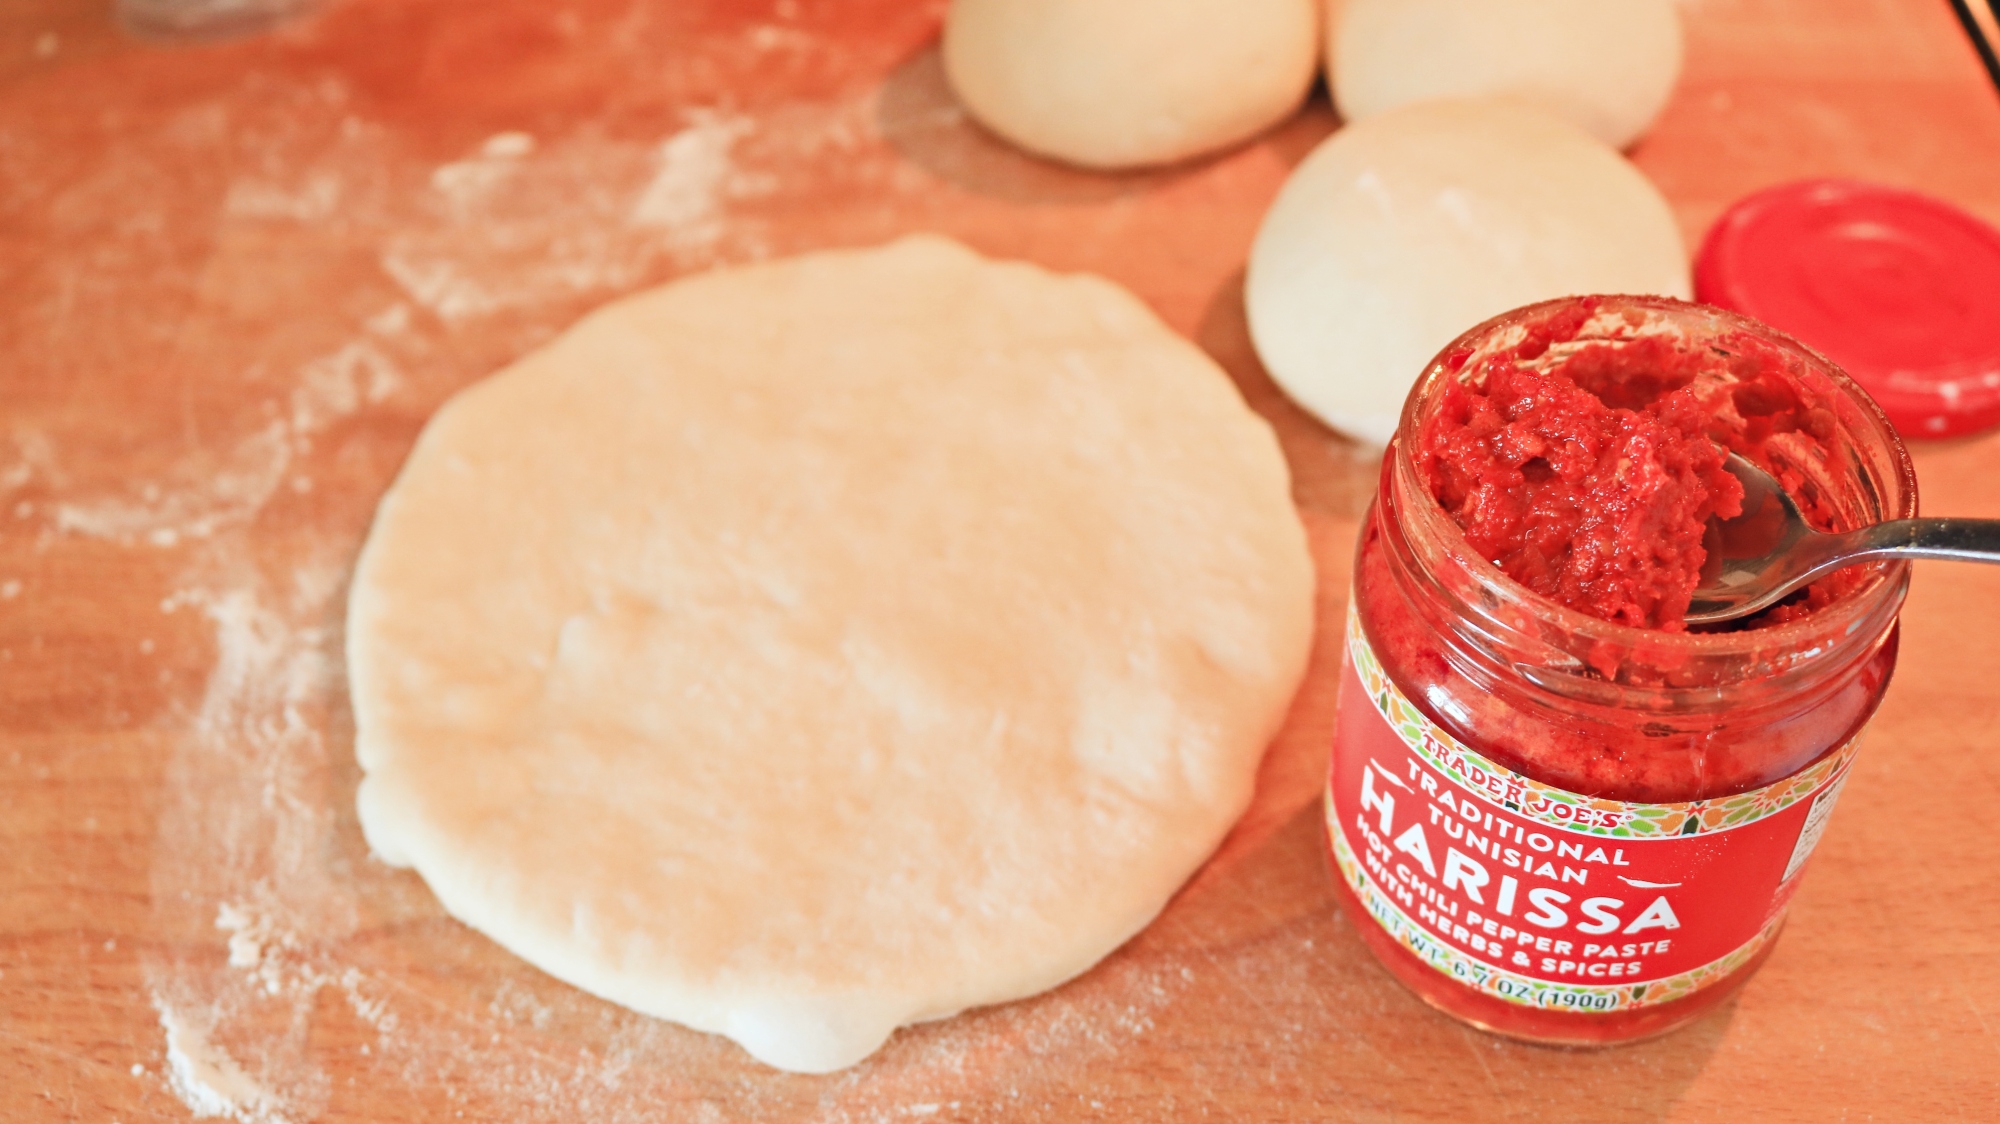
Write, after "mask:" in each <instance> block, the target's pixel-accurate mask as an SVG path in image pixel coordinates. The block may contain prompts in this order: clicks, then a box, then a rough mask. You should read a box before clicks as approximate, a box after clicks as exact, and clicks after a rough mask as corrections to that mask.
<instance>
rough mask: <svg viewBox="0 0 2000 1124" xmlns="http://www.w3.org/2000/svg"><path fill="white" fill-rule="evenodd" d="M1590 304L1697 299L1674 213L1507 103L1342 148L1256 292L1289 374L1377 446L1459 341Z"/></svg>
mask: <svg viewBox="0 0 2000 1124" xmlns="http://www.w3.org/2000/svg"><path fill="white" fill-rule="evenodd" d="M1579 293H1657V294H1660V295H1664V296H1671V297H1681V298H1683V299H1685V298H1686V297H1687V295H1688V269H1687V256H1686V251H1685V250H1684V249H1683V248H1682V245H1681V238H1680V230H1679V228H1678V227H1677V226H1676V225H1675V224H1674V216H1673V213H1672V212H1671V211H1670V210H1669V209H1668V207H1667V202H1666V200H1665V199H1664V198H1662V197H1661V196H1660V193H1659V191H1658V189H1656V188H1654V187H1653V185H1652V183H1651V182H1650V181H1648V180H1647V179H1646V177H1645V176H1643V175H1641V174H1640V172H1639V170H1638V169H1637V168H1634V167H1633V166H1632V165H1631V164H1630V163H1628V162H1627V161H1626V160H1625V159H1624V158H1623V157H1621V156H1619V155H1618V154H1617V153H1616V152H1613V151H1612V150H1611V149H1609V148H1607V147H1605V146H1604V145H1603V144H1600V143H1599V142H1597V141H1596V140H1594V139H1593V138H1592V137H1591V136H1590V135H1589V134H1587V133H1585V132H1583V131H1582V130H1581V129H1578V128H1577V127H1575V126H1574V125H1570V124H1568V123H1566V122H1563V121H1560V120H1557V119H1556V118H1554V117H1552V116H1549V115H1548V114H1546V113H1542V112H1540V111H1538V110H1533V109H1529V108H1526V107H1523V106H1517V105H1512V104H1507V103H1502V102H1490V101H1488V102H1481V101H1440V102H1428V103H1423V104H1419V105H1413V106H1406V107H1404V108H1402V109H1397V110H1392V111H1390V112H1388V113H1385V114H1383V115H1381V116H1379V117H1372V118H1370V119H1368V120H1366V121H1363V122H1361V123H1359V124H1356V125H1350V126H1348V127H1346V128H1344V129H1342V130H1341V131H1339V132H1337V133H1335V134H1334V135H1333V136H1331V137H1329V138H1328V139H1327V140H1326V141H1325V142H1323V143H1322V144H1321V145H1320V146H1319V147H1318V148H1317V149H1314V150H1313V152H1312V153H1311V154H1310V155H1309V156H1307V157H1306V159H1305V160H1304V161H1303V162H1302V163H1300V165H1299V166H1298V167H1297V168H1296V169H1294V170H1293V172H1292V175H1291V178H1290V179H1288V180H1286V181H1285V186H1284V188H1283V189H1282V190H1280V191H1279V193H1278V197H1277V199H1276V200H1275V201H1274V202H1273V203H1272V204H1271V209H1270V211H1269V212H1268V213H1266V214H1265V216H1264V222H1263V225H1262V226H1261V227H1259V229H1258V231H1257V240H1256V242H1255V244H1254V245H1253V246H1252V247H1251V250H1250V267H1249V271H1248V276H1247V278H1246V280H1245V301H1246V303H1247V305H1248V310H1249V316H1250V334H1251V337H1252V339H1253V340H1254V341H1255V342H1256V345H1257V354H1258V356H1259V357H1260V358H1261V359H1263V361H1264V365H1265V367H1267V368H1269V370H1270V372H1271V375H1272V377H1273V378H1275V379H1276V380H1277V381H1278V383H1279V385H1281V386H1283V387H1284V388H1285V391H1286V393H1288V394H1290V395H1291V396H1292V397H1293V398H1295V399H1297V400H1298V402H1299V403H1300V404H1302V405H1303V406H1305V407H1306V408H1307V409H1308V410H1311V411H1312V412H1313V413H1314V414H1317V415H1318V416H1319V417H1320V419H1321V420H1323V421H1325V422H1326V423H1327V424H1328V425H1331V426H1333V427H1334V428H1335V429H1338V430H1340V431H1342V432H1343V433H1347V434H1350V435H1352V436H1355V437H1359V438H1361V439H1363V440H1365V441H1370V442H1373V443H1375V444H1386V443H1387V442H1388V440H1389V438H1390V437H1392V436H1393V435H1394V434H1395V431H1396V421H1397V418H1398V416H1399V415H1400V414H1401V413H1402V409H1403V399H1404V398H1405V397H1407V396H1408V394H1409V391H1410V384H1411V383H1413V382H1415V381H1416V378H1417V376H1418V374H1420V373H1421V372H1422V371H1423V368H1424V367H1425V365H1426V364H1428V363H1429V362H1430V360H1431V358H1432V356H1434V355H1436V354H1437V352H1438V350H1439V349H1440V348H1442V347H1444V345H1445V344H1448V343H1450V342H1451V341H1452V340H1453V339H1456V338H1457V337H1458V335H1459V333H1461V332H1463V331H1465V330H1466V329H1467V328H1470V327H1472V326H1473V325H1475V324H1478V323H1479V322H1480V321H1482V320H1485V319H1487V318H1488V317H1491V316H1495V315H1498V314H1499V313H1502V312H1505V311H1507V310H1508V309H1511V308H1518V307H1520V306H1521V305H1524V304H1531V303H1533V302H1535V301H1539V300H1546V299H1549V298H1551V297H1560V296H1566V295H1571V294H1579Z"/></svg>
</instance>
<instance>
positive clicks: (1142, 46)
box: [944, 0, 1320, 168]
mask: <svg viewBox="0 0 2000 1124" xmlns="http://www.w3.org/2000/svg"><path fill="white" fill-rule="evenodd" d="M1319 39H1320V35H1319V8H1318V3H1317V0H952V5H951V9H950V11H949V12H948V13H947V14H946V16H945V25H944V66H945V74H946V75H947V77H949V79H950V81H951V85H952V88H953V89H954V90H956V91H957V93H958V96H959V98H960V100H962V101H963V102H964V103H965V106H966V108H967V109H969V110H971V111H972V115H973V116H974V117H976V118H978V119H979V120H980V122H981V123H983V124H985V125H986V126H987V127H988V128H990V129H992V130H993V131H994V132H996V133H999V134H1000V135H1001V136H1003V137H1006V138H1007V139H1008V140H1010V141H1012V142H1014V143H1015V144H1017V145H1020V146H1021V147H1022V148H1025V149H1027V150H1029V151H1030V152H1038V153H1040V154H1042V155H1044V156H1053V157H1055V158H1056V159H1058V160H1067V161H1069V162H1070V163H1072V164H1081V165H1084V166H1085V167H1090V168H1130V167H1138V166H1142V165H1147V164H1168V163H1172V162H1173V161H1176V160H1184V159H1187V158H1188V157H1191V156H1198V155H1200V154H1202V153H1204V152H1212V151H1215V150H1216V149H1220V148H1226V147H1228V146H1229V145H1232V144H1235V143H1236V142H1237V141H1240V140H1244V139H1246V138H1248V137H1250V136H1253V135H1255V134H1256V133H1258V132H1260V131H1262V130H1263V129H1265V128H1266V127H1268V126H1270V125H1273V124H1275V123H1277V122H1278V121H1281V120H1283V119H1284V118H1286V117H1288V116H1290V115H1291V113H1292V112H1293V111H1294V110H1296V109H1297V108H1298V107H1299V103H1300V102H1301V101H1303V100H1304V99H1305V96H1306V90H1307V89H1308V88H1309V87H1311V85H1312V80H1313V75H1314V73H1315V72H1316V71H1317V69H1318V63H1319V58H1318V56H1319Z"/></svg>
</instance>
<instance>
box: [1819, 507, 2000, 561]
mask: <svg viewBox="0 0 2000 1124" xmlns="http://www.w3.org/2000/svg"><path fill="white" fill-rule="evenodd" d="M1831 537H1832V538H1836V539H1839V540H1840V543H1839V545H1838V546H1837V547H1836V548H1835V549H1833V550H1830V551H1828V552H1827V553H1828V556H1829V557H1828V562H1830V563H1836V564H1838V565H1843V566H1844V565H1846V564H1848V563H1850V562H1859V561H1861V560H1862V559H1864V558H1881V557H1889V556H1894V557H1899V558H1943V559H1948V560H1954V561H1959V562H2000V519H1893V520H1890V521H1889V522H1887V523H1875V524H1872V525H1870V526H1867V527H1862V528H1861V529H1859V530H1856V531H1849V532H1848V533H1846V534H1844V535H1834V536H1831ZM1828 545H1829V546H1833V545H1834V544H1832V543H1829V544H1828Z"/></svg>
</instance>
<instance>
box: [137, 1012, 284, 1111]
mask: <svg viewBox="0 0 2000 1124" xmlns="http://www.w3.org/2000/svg"><path fill="white" fill-rule="evenodd" d="M159 1011H160V1025H161V1026H162V1027H163V1028H165V1029H166V1032H167V1081H168V1084H169V1085H170V1086H171V1087H172V1088H173V1091H174V1094H175V1095H176V1096H178V1097H180V1099H181V1100H182V1101H183V1102H184V1103H186V1105H187V1106H188V1109H189V1110H190V1111H191V1112H193V1113H194V1115H195V1116H197V1117H209V1116H224V1117H228V1118H230V1119H232V1120H241V1121H244V1122H245V1124H290V1122H289V1121H287V1120H286V1118H285V1117H284V1115H283V1114H282V1113H280V1112H278V1111H277V1110H276V1108H275V1102H274V1101H273V1100H272V1097H271V1094H270V1093H268V1092H266V1091H265V1090H264V1089H263V1087H262V1086H260V1085H258V1084H257V1082H255V1081H253V1080H252V1079H251V1078H250V1076H249V1075H248V1074H246V1073H244V1072H243V1069H242V1067H240V1066H238V1065H237V1064H236V1063H235V1062H234V1061H232V1060H231V1059H230V1057H229V1055H228V1054H225V1053H223V1052H222V1051H221V1050H218V1049H216V1048H215V1046H213V1045H212V1044H210V1043H209V1041H208V1039H206V1038H205V1037H203V1036H202V1035H201V1034H199V1033H197V1032H195V1031H194V1030H193V1029H192V1028H191V1027H189V1025H188V1023H187V1021H186V1020H185V1019H184V1018H182V1017H181V1015H180V1014H179V1013H178V1012H176V1011H175V1010H174V1009H173V1008H171V1007H167V1006H164V1005H161V1006H160V1007H159ZM141 1072H143V1070H142V1071H141Z"/></svg>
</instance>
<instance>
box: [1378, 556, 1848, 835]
mask: <svg viewBox="0 0 2000 1124" xmlns="http://www.w3.org/2000/svg"><path fill="white" fill-rule="evenodd" d="M1347 654H1348V658H1349V659H1351V660H1353V662H1354V670H1355V672H1356V674H1358V675H1359V676H1360V679H1361V685H1362V686H1363V687H1365V688H1366V689H1367V691H1368V697H1369V699H1371V700H1372V701H1373V702H1374V704H1375V709H1376V711H1377V712H1378V713H1380V714H1381V715H1382V719H1383V721H1385V722H1387V723H1388V724H1389V727H1390V729H1392V730H1395V731H1396V734H1397V736H1398V737H1400V738H1401V739H1402V740H1403V742H1404V743H1405V744H1407V745H1408V746H1409V747H1410V749H1411V751H1412V752H1414V753H1415V754H1416V755H1417V756H1419V757H1421V758H1422V759H1423V760H1424V762H1425V763H1426V764H1428V765H1430V766H1431V767H1432V768H1434V769H1436V770H1438V771H1439V772H1441V773H1444V774H1445V775H1447V776H1449V777H1450V778H1451V779H1453V780H1455V781H1457V782H1458V783H1460V784H1462V785H1464V786H1465V787H1467V788H1470V789H1472V790H1474V791H1475V792H1478V793H1480V794H1481V795H1482V796H1484V797H1485V798H1487V799H1489V800H1491V801H1492V802H1493V803H1495V804H1498V805H1500V806H1501V807H1504V808H1506V809H1507V810H1508V811H1511V812H1515V813H1517V814H1519V815H1522V816H1526V817H1528V818H1530V819H1533V820H1536V821H1539V822H1541V823H1543V824H1546V825H1548V826H1550V827H1555V828H1560V829H1562V830H1564V831H1570V832H1576V833H1579V834H1583V835H1596V836H1603V837H1606V838H1611V839H1661V838H1666V837H1669V836H1675V835H1697V834H1703V833H1707V832H1715V831H1727V830H1729V829H1731V828H1738V827H1742V826H1744V825H1745V824H1752V823H1756V822H1757V821H1758V820H1761V819H1763V818H1764V817H1766V816H1772V815H1776V814H1777V813H1779V812H1782V811H1784V810H1785V809H1786V808H1789V807H1791V806H1792V805H1793V804H1796V803H1798V802H1799V801H1800V800H1803V799H1805V798H1807V797H1809V796H1812V795H1813V794H1814V793H1816V792H1818V791H1819V790H1820V788H1821V787H1822V786H1824V785H1825V783H1826V781H1827V778H1829V777H1831V776H1834V775H1835V774H1837V773H1839V772H1840V771H1841V770H1843V769H1845V768H1847V766H1848V763H1849V762H1851V761H1853V760H1854V755H1855V753H1856V752H1857V751H1858V750H1859V748H1860V738H1859V737H1854V738H1850V739H1848V741H1847V743H1846V744H1845V745H1843V746H1841V747H1840V748H1839V749H1836V750H1834V751H1833V752H1832V753H1829V754H1827V755H1826V756H1825V757H1822V758H1820V759H1819V760H1818V761H1816V762H1814V763H1813V764H1812V765H1809V766H1807V767H1806V768H1805V769H1803V770H1801V771H1799V772H1797V773H1793V774H1792V775H1791V776H1789V777H1786V778H1784V779H1783V780H1780V781H1777V782H1776V783H1773V784H1770V785H1766V786H1765V787H1763V788H1759V789H1753V790H1752V791H1749V792H1742V793H1737V794H1736V795H1734V796H1718V797H1716V798H1714V799H1712V800H1690V801H1688V802H1686V803H1683V804H1628V803H1625V802H1623V801H1618V800H1605V799H1602V798H1599V797H1594V796H1584V795H1581V794H1579V793H1575V792H1570V791H1569V790H1567V789H1561V788H1556V787H1554V786H1553V785H1547V784H1543V783H1542V782H1540V781H1536V780H1531V779H1529V778H1528V777H1524V776H1522V775H1521V774H1519V773H1516V772H1513V771H1512V770H1509V769H1507V768H1505V767H1503V766H1501V765H1498V764H1495V763H1494V762H1493V761H1492V760H1491V759H1489V758H1487V757H1485V756H1483V755H1481V754H1480V753H1478V752H1477V751H1475V750H1472V749H1469V748H1467V747H1466V746H1465V744H1464V743H1462V742H1460V741H1459V740H1458V739H1456V738H1454V737H1452V736H1451V735H1450V734H1449V733H1446V732H1445V731H1444V730H1443V729H1441V728H1439V727H1438V725H1437V724H1436V723H1435V722H1432V721H1431V720H1430V719H1429V718H1428V717H1426V716H1425V715H1424V713H1423V712H1422V711H1420V710H1418V709H1417V708H1416V706H1415V705H1414V704H1413V703H1411V702H1410V700H1409V699H1408V698H1407V697H1405V696H1404V695H1403V692H1402V691H1401V690H1400V689H1398V688H1397V686H1396V685H1395V683H1393V682H1391V681H1390V679H1389V676H1388V674H1387V673H1386V672H1384V671H1383V670H1382V664H1381V661H1380V660H1378V659H1376V657H1375V650H1374V648H1373V647H1372V646H1371V645H1370V644H1369V643H1368V637H1367V634H1366V633H1364V632H1363V631H1362V628H1361V616H1360V614H1359V613H1358V612H1356V611H1355V609H1354V599H1353V597H1352V596H1351V595H1350V597H1349V598H1348V610H1347Z"/></svg>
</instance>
